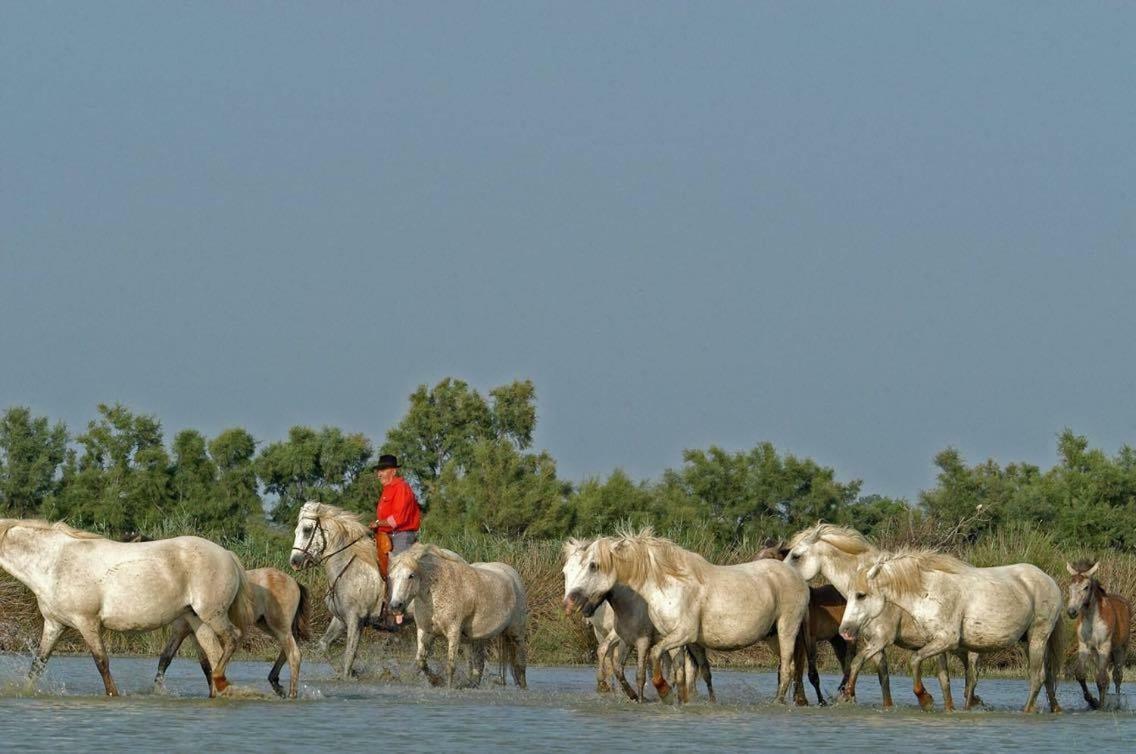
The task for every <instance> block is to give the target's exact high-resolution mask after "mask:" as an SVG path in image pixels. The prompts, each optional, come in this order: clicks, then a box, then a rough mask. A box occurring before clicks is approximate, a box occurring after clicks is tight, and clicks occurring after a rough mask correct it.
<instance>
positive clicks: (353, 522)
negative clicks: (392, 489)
mask: <svg viewBox="0 0 1136 754" xmlns="http://www.w3.org/2000/svg"><path fill="white" fill-rule="evenodd" d="M289 563H290V564H291V566H292V568H295V569H297V570H299V569H301V568H306V567H308V566H310V565H322V566H323V567H324V573H325V574H326V575H327V583H328V587H327V593H326V595H325V596H324V604H326V605H327V609H328V611H329V612H330V613H331V622H330V623H329V624H328V626H327V631H325V632H324V635H323V637H322V638H320V640H319V645H320V649H321V650H322V651H323V652H324V653H325V654H326V653H327V652H328V648H329V647H330V646H331V645H332V643H333V642H335V641H336V640H338V639H339V637H341V636H343V634H344V632H346V634H347V642H346V645H345V646H344V649H343V667H342V670H341V672H340V677H342V678H344V679H347V678H350V677H351V676H353V675H354V668H353V665H354V663H355V653H356V652H357V651H358V649H359V635H360V633H361V632H362V628H363V625H364V623H366V622H368V621H369V620H370V619H371V618H372V617H376V618H377V617H378V616H379V614H380V612H381V611H382V604H383V597H384V595H385V591H386V583H385V582H384V581H383V579H382V576H380V575H379V564H378V557H377V555H376V552H375V542H374V540H372V539H371V531H370V530H369V529H368V528H367V527H366V526H364V525H363V523H362V521H360V516H359V515H358V514H355V513H351V512H350V511H346V510H343V509H342V508H337V507H336V506H334V505H327V504H325V503H318V502H315V501H308V502H306V503H304V504H303V506H301V508H300V514H299V520H298V521H297V523H296V533H295V540H294V541H293V543H292V557H291V558H290V559H289Z"/></svg>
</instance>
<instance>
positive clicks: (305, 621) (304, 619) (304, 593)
mask: <svg viewBox="0 0 1136 754" xmlns="http://www.w3.org/2000/svg"><path fill="white" fill-rule="evenodd" d="M296 586H298V587H300V601H299V603H298V604H297V605H296V614H295V615H294V616H292V636H294V637H296V639H297V640H299V641H308V640H309V639H311V638H312V602H311V600H310V599H309V598H308V588H307V587H306V586H304V585H303V584H300V583H299V582H297V583H296Z"/></svg>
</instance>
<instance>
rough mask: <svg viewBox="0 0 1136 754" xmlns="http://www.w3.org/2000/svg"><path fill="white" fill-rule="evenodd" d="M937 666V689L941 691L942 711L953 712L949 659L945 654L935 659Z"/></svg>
mask: <svg viewBox="0 0 1136 754" xmlns="http://www.w3.org/2000/svg"><path fill="white" fill-rule="evenodd" d="M936 659H937V660H938V665H939V688H941V689H942V690H943V711H944V712H954V711H955V700H954V697H953V696H951V674H950V665H949V659H950V658H949V657H948V655H947V653H946V652H944V653H943V654H941V655H939V656H938V657H937V658H936Z"/></svg>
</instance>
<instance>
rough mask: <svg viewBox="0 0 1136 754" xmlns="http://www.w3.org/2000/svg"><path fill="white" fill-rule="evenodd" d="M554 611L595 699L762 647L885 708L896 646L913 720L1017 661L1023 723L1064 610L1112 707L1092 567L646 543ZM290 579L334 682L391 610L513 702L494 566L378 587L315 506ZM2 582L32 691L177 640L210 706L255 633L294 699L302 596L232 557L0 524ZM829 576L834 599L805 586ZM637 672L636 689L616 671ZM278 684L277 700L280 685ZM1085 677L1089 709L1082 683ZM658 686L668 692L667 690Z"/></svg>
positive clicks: (510, 606)
mask: <svg viewBox="0 0 1136 754" xmlns="http://www.w3.org/2000/svg"><path fill="white" fill-rule="evenodd" d="M563 556H564V566H563V575H564V599H563V607H564V610H565V612H567V613H574V612H576V611H579V612H582V613H583V615H584V616H585V617H586V618H587V620H588V621H589V622H590V623H591V626H592V628H593V630H594V632H595V635H596V639H597V642H598V650H597V660H598V666H597V677H596V682H597V689H598V690H601V691H605V690H610V688H611V685H610V683H609V679H610V678H612V677H614V678H615V680H616V681H617V682H618V684H619V686H620V687H621V688H622V689H623V691H624V692H625V693H626V694H627V696H628V697H630V698H631V699H634V700H638V701H642V700H643V699H644V689H645V686H646V681H647V677H648V672H650V676H651V681H652V684H653V686H654V688H655V689H656V692H657V693H658V695H659V697H660V698H661V699H668V698H669V697H670V695H671V694H672V690H674V692H675V695H676V697H677V699H678V700H679V701H686V700H687V699H689V697H690V696H691V694H692V693H694V688H695V685H696V682H697V680H698V679H699V678H701V679H702V681H703V683H704V685H705V687H706V690H707V694H708V696H709V698H710V700H711V701H714V700H715V694H714V687H713V678H712V674H711V668H710V664H709V662H708V660H707V652H706V650H710V649H713V650H734V649H741V648H743V647H748V646H750V645H753V644H755V643H757V642H761V641H765V642H768V643H769V644H770V645H771V647H773V648H774V651H775V653H776V654H777V656H778V658H779V671H778V683H777V692H776V699H777V701H779V702H784V701H785V699H786V696H787V694H788V691H789V686H790V685H793V687H794V696H795V700H796V701H797V703H798V704H804V703H807V702H806V699H805V694H804V685H803V683H802V676H803V675H804V673H805V670H806V668H807V673H808V679H809V681H810V682H811V684H812V685H813V687H814V689H815V691H816V694H817V701H818V703H820V704H822V705H823V704H825V698H824V696H823V694H822V693H821V690H820V684H819V676H818V674H817V670H816V654H817V642H820V641H828V642H830V643H831V644H832V647H833V650H834V652H835V654H836V657H837V659H838V660H839V662H840V664H841V668H842V670H843V678H842V680H841V683H840V687H839V691H838V693H839V695H840V697H841V698H842V699H845V700H854V699H855V693H856V681H857V676H858V674H859V672H860V670H861V668H862V666H863V663H864V662H865V661H866V660H873V659H874V660H875V661H876V663H877V673H878V676H879V681H880V686H881V691H882V698H883V705H884V707H891V706H892V704H893V701H892V697H891V690H890V684H889V675H888V665H887V656H886V653H885V652H884V650H885V649H886V648H887V647H889V646H891V645H896V646H899V647H902V648H904V649H907V650H910V652H911V655H910V660H909V664H910V670H911V676H912V681H913V691H914V693H915V696H916V698H917V699H918V701H919V704H920V705H921V706H922V707H923V708H924V709H930V708H931V707H932V706H933V699H932V697H931V694H930V693H929V692H928V691H927V690H926V689H925V688H924V686H923V682H922V675H921V671H922V666H923V663H924V661H927V660H934V661H935V662H936V666H937V670H938V678H939V682H940V685H941V688H942V694H943V706H944V708H945V709H947V710H951V709H953V708H954V703H953V700H952V697H951V690H950V679H949V676H948V663H947V659H948V657H949V655H952V654H953V655H956V656H957V657H958V658H959V659H960V660H961V661H962V663H963V667H964V669H965V674H966V685H965V692H964V706H965V708H967V709H969V708H971V707H973V706H974V705H976V704H981V699H980V698H979V697H978V696H977V695H976V694H975V685H976V679H977V675H976V674H977V663H978V658H979V656H980V655H982V654H985V653H989V652H992V651H996V650H1000V649H1003V648H1006V647H1010V646H1013V645H1016V644H1018V643H1023V644H1024V645H1025V647H1026V657H1027V661H1028V673H1027V674H1028V681H1029V690H1028V694H1027V697H1026V703H1025V711H1027V712H1032V711H1034V710H1035V708H1036V700H1037V697H1038V694H1039V693H1040V690H1041V688H1042V686H1044V687H1045V690H1046V695H1047V698H1048V702H1049V708H1050V710H1051V711H1053V712H1057V711H1060V706H1059V705H1058V702H1057V697H1056V683H1057V675H1058V672H1059V670H1060V666H1061V664H1062V661H1063V658H1064V647H1065V643H1064V637H1063V625H1064V624H1063V621H1062V619H1061V611H1062V609H1065V610H1067V612H1068V613H1069V616H1070V617H1072V618H1076V636H1077V641H1078V662H1077V664H1076V677H1077V680H1078V681H1079V682H1080V685H1081V688H1082V691H1083V693H1084V697H1085V700H1086V701H1087V702H1088V704H1089V705H1090V706H1091V707H1093V708H1096V707H1097V706H1099V705H1100V703H1101V701H1103V699H1104V696H1105V693H1106V691H1107V688H1108V681H1109V676H1108V671H1109V668H1110V666H1111V669H1112V680H1113V683H1114V684H1115V689H1116V692H1117V693H1119V692H1120V684H1121V680H1122V673H1123V667H1124V661H1125V655H1126V651H1127V644H1128V634H1129V622H1130V610H1129V606H1128V603H1127V602H1126V601H1124V599H1123V598H1121V597H1118V596H1116V595H1114V594H1110V593H1109V592H1107V591H1106V590H1105V589H1104V587H1103V586H1102V585H1101V583H1100V581H1099V579H1098V578H1097V576H1096V572H1097V569H1098V567H1099V564H1096V563H1092V562H1078V563H1076V564H1068V565H1067V568H1068V570H1069V574H1070V576H1071V581H1070V585H1069V593H1068V598H1067V599H1064V600H1063V599H1062V594H1061V590H1060V588H1059V587H1058V585H1057V583H1056V581H1055V580H1054V579H1053V578H1052V577H1050V576H1049V575H1047V574H1045V573H1044V572H1042V571H1041V570H1040V569H1038V568H1037V567H1035V566H1033V565H1029V564H1024V563H1019V564H1016V565H1007V566H999V567H994V568H976V567H974V566H972V565H969V564H967V563H965V562H963V561H961V560H959V559H957V558H955V557H953V556H951V555H947V554H944V553H940V552H935V551H931V550H917V549H901V550H897V551H894V552H889V551H885V550H881V549H879V548H877V547H876V546H874V545H873V544H872V543H871V542H869V541H868V540H867V539H866V538H865V537H864V536H862V535H861V534H860V533H858V532H856V531H854V530H852V529H847V528H842V527H838V526H834V525H831V524H818V525H817V526H814V527H812V528H810V529H806V530H805V531H802V532H799V533H798V534H796V535H795V536H794V537H793V538H792V539H791V541H790V542H789V543H788V544H787V545H785V546H774V547H767V548H766V549H765V550H763V551H761V552H760V553H759V554H758V556H757V558H756V559H754V560H752V561H750V562H746V563H740V564H736V565H715V564H712V563H710V562H708V561H707V560H706V559H705V558H703V557H702V556H701V555H698V554H697V553H694V552H690V551H688V550H685V549H683V548H681V547H679V546H678V545H676V544H674V543H673V542H671V541H669V540H667V539H663V538H660V537H656V536H654V535H653V534H652V533H651V532H650V531H649V530H645V531H642V532H638V533H631V532H627V533H621V534H619V535H617V536H606V537H598V538H595V539H590V540H579V539H571V540H569V541H568V542H566V543H565V545H564V549H563ZM290 564H291V566H292V567H293V568H294V569H301V568H305V567H308V566H313V565H314V566H322V567H323V568H324V571H325V574H326V576H327V583H328V587H327V592H326V594H325V595H324V602H325V604H326V605H327V607H328V610H329V612H330V614H331V621H330V623H329V625H328V628H327V630H326V632H325V633H324V635H323V637H322V638H321V639H320V640H319V645H320V647H321V649H322V650H323V651H324V652H325V653H326V652H327V650H328V648H329V647H330V645H331V644H332V643H333V642H335V641H337V640H338V639H340V638H343V637H344V636H345V639H346V641H345V649H344V653H343V660H342V666H341V670H340V674H341V676H342V677H345V678H346V677H350V676H352V675H353V664H354V660H355V655H356V652H357V649H358V644H359V639H360V634H361V632H362V629H363V628H364V627H365V626H367V625H368V624H372V623H374V622H375V621H377V620H378V618H379V616H380V615H381V614H382V613H383V611H384V609H385V610H386V611H387V612H389V614H390V616H392V617H393V618H394V620H395V621H396V622H397V623H399V624H402V623H403V622H404V620H406V619H407V618H408V617H410V616H413V624H414V627H415V630H416V633H417V647H418V648H417V653H416V656H415V662H416V666H417V667H418V669H419V670H420V671H421V672H423V674H424V675H425V676H426V677H427V678H428V679H429V680H430V682H431V683H433V684H436V685H437V684H441V683H446V684H447V685H449V686H451V687H452V686H453V685H454V682H455V681H454V679H455V670H456V663H457V658H458V653H459V650H460V648H461V647H462V646H463V645H464V646H466V647H467V648H468V656H469V664H470V669H469V679H470V680H469V683H470V685H474V686H476V685H477V684H478V683H480V681H481V678H482V675H483V672H484V664H485V657H486V650H487V648H488V647H489V645H490V644H496V645H497V646H498V657H499V658H500V670H499V682H501V683H504V682H505V672H506V667H507V666H508V667H510V668H511V671H512V677H513V680H514V683H515V684H516V685H518V686H519V687H521V688H525V687H526V677H525V672H526V645H525V634H526V623H527V612H528V610H527V599H526V595H525V587H524V584H523V583H522V581H521V579H520V577H519V575H518V574H517V572H516V571H515V570H514V569H513V568H511V567H510V566H508V565H506V564H504V563H469V562H467V561H466V560H465V559H464V558H462V557H461V556H460V555H458V554H457V553H455V552H452V551H450V550H445V549H443V548H440V547H436V546H434V545H424V544H417V545H414V546H413V547H411V548H410V549H409V550H407V551H405V552H403V553H400V554H399V555H397V556H395V557H394V558H393V559H392V560H391V563H390V570H389V574H388V578H387V579H386V580H385V581H384V579H383V578H382V576H381V575H380V572H379V567H378V562H377V559H376V556H375V548H374V544H373V542H372V540H371V539H370V532H369V530H368V529H367V528H366V527H365V526H364V525H363V524H362V523H361V522H360V520H359V517H358V516H356V515H355V514H352V513H349V512H347V511H344V510H342V509H339V508H336V507H335V506H331V505H326V504H322V503H317V502H308V503H305V504H304V505H303V507H302V508H301V510H300V513H299V520H298V522H297V526H296V530H295V540H294V543H293V548H292V554H291V557H290ZM0 567H2V568H3V569H4V570H6V571H7V572H8V573H10V574H11V575H12V576H13V577H15V578H16V579H17V580H19V581H21V582H22V583H23V584H25V585H26V586H27V587H28V588H29V589H31V591H32V592H33V593H34V594H35V597H36V600H37V603H38V606H39V609H40V612H41V613H42V615H43V633H42V636H41V639H40V644H39V647H38V649H37V651H36V652H35V656H34V658H33V660H32V666H31V671H30V673H29V675H30V676H31V677H35V676H36V675H38V674H39V673H40V672H41V671H42V670H43V667H44V665H45V663H46V662H47V661H48V658H49V657H50V656H51V653H52V651H53V649H54V647H55V645H56V643H57V642H58V640H59V638H60V635H61V634H62V633H63V631H64V629H65V628H68V627H70V628H74V629H75V630H77V631H78V632H79V634H80V635H81V636H82V638H83V640H84V642H85V643H86V644H87V646H88V648H89V649H90V651H91V654H92V655H93V656H94V659H95V664H96V666H97V667H98V669H99V672H100V674H101V675H102V679H103V684H104V687H105V690H106V693H107V694H108V695H117V694H118V689H117V686H116V685H115V682H114V679H113V678H112V677H111V674H110V666H109V660H108V657H107V652H106V649H105V646H104V643H103V633H104V631H105V630H108V629H109V630H112V631H145V630H152V629H155V628H160V627H164V626H169V627H170V638H169V642H168V643H167V645H166V647H165V649H164V650H163V651H162V655H161V658H160V660H159V666H158V673H157V676H156V678H155V683H156V684H159V685H160V684H161V683H162V682H163V678H164V674H165V671H166V668H167V667H168V666H169V664H170V662H171V660H172V659H173V657H174V656H175V655H176V653H177V651H178V648H179V647H180V645H181V644H182V642H183V641H184V640H185V639H186V638H192V640H193V641H194V642H195V643H196V645H197V647H198V656H199V659H200V663H201V667H202V670H203V672H204V674H205V677H206V680H207V681H208V683H209V695H210V696H215V695H216V694H218V693H220V692H222V691H224V689H225V688H226V687H227V685H228V681H227V680H226V678H225V670H226V667H227V665H228V663H229V660H230V659H231V657H232V656H233V653H234V651H235V650H236V649H237V647H238V646H239V645H240V642H241V639H242V637H243V636H245V635H246V633H247V632H248V630H249V629H250V628H251V627H252V626H254V625H255V626H258V627H259V628H261V629H262V630H264V631H266V632H267V633H269V634H270V635H272V636H273V637H274V638H275V639H276V640H277V641H278V642H279V644H280V653H279V656H278V657H277V659H276V662H275V663H274V665H273V667H272V670H271V672H270V673H269V681H270V683H271V684H272V687H273V689H274V690H275V691H276V692H277V693H278V694H280V695H281V696H289V697H291V698H295V697H296V695H297V685H298V678H299V671H300V649H299V644H298V642H299V641H300V640H303V639H306V638H308V636H309V630H310V629H309V609H310V600H309V596H308V593H307V590H306V588H305V587H303V586H302V585H300V584H298V583H297V582H296V581H295V579H293V578H292V577H291V576H289V575H287V574H285V573H283V572H281V571H279V570H277V569H273V568H262V569H257V570H253V571H245V570H244V568H243V567H242V565H241V563H240V561H239V560H238V558H237V556H236V555H234V554H233V553H231V552H229V551H228V550H226V549H224V548H223V547H221V546H220V545H217V544H215V543H213V542H210V541H209V540H206V539H202V538H200V537H176V538H173V539H165V540H158V541H153V542H134V543H122V542H116V541H113V540H109V539H106V538H104V537H101V536H99V535H96V534H91V533H88V532H83V531H79V530H77V529H73V528H71V527H69V526H67V525H66V524H63V523H55V524H51V523H47V522H45V521H38V520H21V519H0ZM817 576H823V577H824V579H825V580H827V581H828V582H829V583H828V585H825V586H819V587H810V586H809V584H808V582H809V581H810V580H812V579H813V578H814V577H817ZM436 637H442V638H444V639H445V640H446V646H447V654H446V663H445V678H442V677H441V676H439V675H438V674H436V673H434V672H433V671H431V670H430V667H429V665H428V659H429V653H430V649H431V646H432V644H433V641H434V640H435V638H436ZM632 649H634V650H636V654H637V663H636V686H635V687H632V686H631V684H629V683H628V681H627V679H626V678H625V676H624V673H623V667H624V664H625V662H626V660H627V658H628V656H629V655H630V651H631V650H632ZM285 663H287V664H288V666H289V670H290V673H291V678H290V686H289V689H288V690H287V692H285V690H284V689H283V687H282V686H281V685H280V682H279V678H280V671H281V669H282V667H283V665H284V664H285ZM1090 665H1091V666H1093V667H1094V669H1095V680H1096V685H1097V697H1094V696H1093V694H1092V692H1091V691H1090V689H1089V687H1088V685H1087V683H1086V676H1085V671H1086V669H1087V668H1088V667H1089V666H1090ZM668 677H669V678H670V680H669V681H668V680H667V679H668Z"/></svg>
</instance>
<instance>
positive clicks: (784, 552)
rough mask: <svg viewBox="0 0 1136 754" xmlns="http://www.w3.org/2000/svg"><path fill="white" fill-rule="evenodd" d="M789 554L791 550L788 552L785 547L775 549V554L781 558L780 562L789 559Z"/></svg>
mask: <svg viewBox="0 0 1136 754" xmlns="http://www.w3.org/2000/svg"><path fill="white" fill-rule="evenodd" d="M790 552H792V550H790V549H789V548H788V547H785V546H784V545H782V546H781V547H779V548H777V554H778V555H780V556H781V559H782V560H784V559H785V558H787V557H789V553H790Z"/></svg>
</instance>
